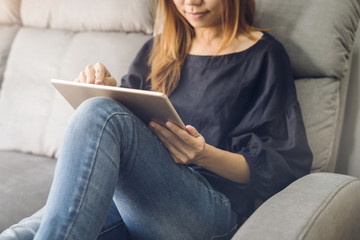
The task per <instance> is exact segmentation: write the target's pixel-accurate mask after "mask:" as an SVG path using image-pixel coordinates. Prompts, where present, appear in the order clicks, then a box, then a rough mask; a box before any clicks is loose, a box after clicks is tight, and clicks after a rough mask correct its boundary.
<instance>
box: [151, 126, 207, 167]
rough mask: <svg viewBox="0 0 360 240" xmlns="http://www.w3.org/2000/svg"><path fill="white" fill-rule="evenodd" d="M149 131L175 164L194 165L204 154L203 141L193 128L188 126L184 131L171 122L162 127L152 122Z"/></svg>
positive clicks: (204, 144) (204, 143)
mask: <svg viewBox="0 0 360 240" xmlns="http://www.w3.org/2000/svg"><path fill="white" fill-rule="evenodd" d="M150 129H151V130H152V131H153V132H154V133H155V134H156V135H157V136H158V138H159V139H160V140H161V141H162V142H163V143H164V145H165V146H166V148H167V149H168V150H169V153H170V155H171V156H172V158H173V159H174V161H175V163H177V164H190V163H194V164H196V162H197V160H199V159H201V157H202V155H203V154H204V151H205V146H206V142H205V139H204V137H203V136H201V135H200V134H199V133H198V131H197V130H196V129H195V128H194V127H193V126H190V125H188V126H186V130H184V129H182V128H180V127H178V126H177V125H175V124H174V123H172V122H167V123H166V127H163V126H161V125H160V124H158V123H155V122H153V121H152V122H150Z"/></svg>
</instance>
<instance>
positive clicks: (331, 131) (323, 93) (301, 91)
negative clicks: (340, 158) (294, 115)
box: [295, 78, 340, 172]
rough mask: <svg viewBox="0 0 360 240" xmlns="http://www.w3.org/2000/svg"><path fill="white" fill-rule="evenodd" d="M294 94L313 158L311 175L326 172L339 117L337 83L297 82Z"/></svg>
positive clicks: (324, 79) (336, 81)
mask: <svg viewBox="0 0 360 240" xmlns="http://www.w3.org/2000/svg"><path fill="white" fill-rule="evenodd" d="M295 83H296V90H297V93H298V99H299V102H300V106H301V110H302V113H303V118H304V124H305V127H306V133H307V136H308V140H309V144H310V147H311V150H312V151H313V154H314V160H313V165H312V172H319V171H325V170H327V167H328V165H329V164H330V163H329V162H330V161H334V160H335V159H330V157H331V156H332V150H333V147H334V146H333V144H334V138H335V129H336V128H337V127H339V126H337V124H339V123H338V122H337V119H338V114H339V111H338V109H339V98H340V97H339V94H340V82H339V81H338V80H336V79H332V78H320V79H316V80H315V79H311V78H309V79H298V80H297V81H296V82H295Z"/></svg>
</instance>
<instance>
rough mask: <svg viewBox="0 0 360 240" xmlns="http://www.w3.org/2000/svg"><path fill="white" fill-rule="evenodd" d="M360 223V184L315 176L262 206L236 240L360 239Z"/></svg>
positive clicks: (341, 177)
mask: <svg viewBox="0 0 360 240" xmlns="http://www.w3.org/2000/svg"><path fill="white" fill-rule="evenodd" d="M340 213H341V214H340ZM342 214H343V216H340V215H342ZM359 221H360V181H359V180H358V179H356V178H353V177H350V176H345V175H338V174H332V173H314V174H310V175H308V176H305V177H303V178H301V179H299V180H298V181H296V182H294V183H293V184H291V185H290V186H288V187H287V188H286V189H285V190H284V191H282V192H280V193H279V194H277V195H275V196H273V197H272V198H271V199H269V200H268V201H266V202H265V203H264V204H263V205H261V206H260V207H259V208H258V209H257V210H256V211H255V213H254V214H253V215H252V216H251V217H250V218H249V219H248V220H247V221H246V222H245V223H244V225H243V226H242V227H241V228H240V230H239V231H238V232H237V234H236V235H235V236H234V238H233V239H234V240H241V239H252V240H260V239H261V240H274V239H284V240H285V239H286V240H290V239H298V240H301V239H307V240H318V239H327V240H337V239H358V238H357V237H358V236H360V235H359V234H360V229H359V228H358V226H357V225H358V223H359ZM349 233H351V234H353V235H347V234H349Z"/></svg>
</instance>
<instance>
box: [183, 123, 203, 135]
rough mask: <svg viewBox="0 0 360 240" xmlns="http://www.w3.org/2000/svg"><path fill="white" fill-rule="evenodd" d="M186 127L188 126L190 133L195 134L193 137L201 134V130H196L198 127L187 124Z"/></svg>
mask: <svg viewBox="0 0 360 240" xmlns="http://www.w3.org/2000/svg"><path fill="white" fill-rule="evenodd" d="M185 128H186V130H187V131H188V133H189V134H190V135H191V136H193V137H195V138H197V137H200V136H201V135H200V133H199V132H198V131H197V130H196V128H194V127H193V126H191V125H187V126H186V127H185Z"/></svg>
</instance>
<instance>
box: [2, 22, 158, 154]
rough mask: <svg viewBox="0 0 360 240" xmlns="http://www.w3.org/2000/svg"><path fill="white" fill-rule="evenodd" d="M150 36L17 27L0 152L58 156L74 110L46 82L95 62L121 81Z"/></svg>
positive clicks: (72, 75) (69, 76)
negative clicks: (16, 151)
mask: <svg viewBox="0 0 360 240" xmlns="http://www.w3.org/2000/svg"><path fill="white" fill-rule="evenodd" d="M150 37H151V36H149V35H145V34H141V33H131V34H126V33H120V32H117V33H116V32H107V33H106V32H103V33H99V32H80V33H75V32H70V31H58V30H49V29H46V30H45V29H30V28H22V29H20V31H19V33H18V34H17V36H16V39H15V41H14V43H13V47H12V51H11V55H10V56H9V60H8V64H7V69H6V72H5V78H4V83H3V88H2V92H1V98H0V132H1V134H0V149H3V150H20V151H23V152H30V153H35V154H41V155H46V156H57V154H58V151H59V147H60V143H61V139H62V136H63V133H64V129H65V126H66V123H67V121H68V119H69V117H70V115H71V114H72V112H73V109H72V108H71V107H70V105H69V104H68V103H67V102H66V100H65V99H64V98H63V97H62V96H61V95H60V94H59V93H58V92H57V91H56V90H55V88H53V87H52V85H51V84H50V79H51V78H58V79H66V80H73V79H75V78H76V77H77V75H78V74H79V72H80V71H82V70H83V69H84V67H85V66H86V65H89V64H95V63H96V62H98V61H100V62H103V63H104V64H105V65H106V66H107V68H108V69H109V71H110V72H111V73H112V75H113V76H114V77H115V78H116V79H117V80H120V79H121V76H122V75H124V74H125V73H126V72H127V70H128V67H129V65H130V62H131V60H132V59H133V58H134V57H135V54H136V53H137V51H138V49H139V48H140V47H141V46H142V45H143V44H144V43H145V41H147V40H148V39H149V38H150Z"/></svg>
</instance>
